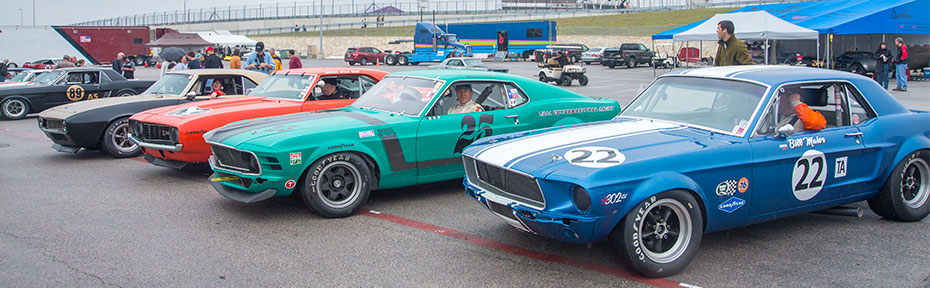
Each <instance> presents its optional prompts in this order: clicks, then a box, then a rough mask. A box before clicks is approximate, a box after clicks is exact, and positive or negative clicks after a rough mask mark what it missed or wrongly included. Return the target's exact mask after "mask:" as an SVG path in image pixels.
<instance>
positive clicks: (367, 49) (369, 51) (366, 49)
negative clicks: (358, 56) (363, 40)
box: [361, 48, 371, 53]
mask: <svg viewBox="0 0 930 288" xmlns="http://www.w3.org/2000/svg"><path fill="white" fill-rule="evenodd" d="M361 52H365V53H371V48H362V49H361Z"/></svg>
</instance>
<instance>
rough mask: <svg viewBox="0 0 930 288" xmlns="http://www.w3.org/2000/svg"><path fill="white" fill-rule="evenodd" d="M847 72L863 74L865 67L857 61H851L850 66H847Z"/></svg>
mask: <svg viewBox="0 0 930 288" xmlns="http://www.w3.org/2000/svg"><path fill="white" fill-rule="evenodd" d="M849 72H852V73H856V74H859V75H865V69H864V68H862V65H859V63H853V64H852V66H849Z"/></svg>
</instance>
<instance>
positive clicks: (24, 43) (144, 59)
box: [0, 25, 153, 65]
mask: <svg viewBox="0 0 930 288" xmlns="http://www.w3.org/2000/svg"><path fill="white" fill-rule="evenodd" d="M151 33H152V32H151V30H150V29H149V27H147V26H120V27H110V26H47V25H40V26H13V25H9V26H0V43H2V44H3V45H0V55H3V56H2V57H3V58H6V59H10V61H11V62H13V63H25V62H28V61H34V60H37V59H44V58H56V59H61V57H62V55H71V56H75V57H77V58H78V59H85V61H88V62H90V63H93V64H95V65H102V64H110V62H112V61H113V59H116V54H117V53H119V52H123V54H126V56H127V57H129V59H131V60H132V61H134V62H135V63H136V64H137V65H142V64H145V63H149V64H151V63H153V60H152V50H151V49H149V48H147V47H145V44H146V43H149V42H150V41H151V38H152V36H151Z"/></svg>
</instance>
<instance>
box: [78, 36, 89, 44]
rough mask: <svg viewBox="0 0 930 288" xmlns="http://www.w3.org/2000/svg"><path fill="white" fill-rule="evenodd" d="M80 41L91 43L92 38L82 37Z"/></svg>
mask: <svg viewBox="0 0 930 288" xmlns="http://www.w3.org/2000/svg"><path fill="white" fill-rule="evenodd" d="M80 39H81V40H80V41H81V43H90V36H87V35H81V38H80Z"/></svg>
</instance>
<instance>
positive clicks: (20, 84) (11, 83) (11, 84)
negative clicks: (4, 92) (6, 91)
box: [0, 81, 35, 88]
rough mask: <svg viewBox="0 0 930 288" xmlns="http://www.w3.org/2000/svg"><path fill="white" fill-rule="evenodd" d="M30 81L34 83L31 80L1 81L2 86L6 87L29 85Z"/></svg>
mask: <svg viewBox="0 0 930 288" xmlns="http://www.w3.org/2000/svg"><path fill="white" fill-rule="evenodd" d="M29 83H32V82H29V81H19V82H3V83H0V87H4V88H5V87H19V86H26V85H29ZM33 85H35V84H33Z"/></svg>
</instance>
